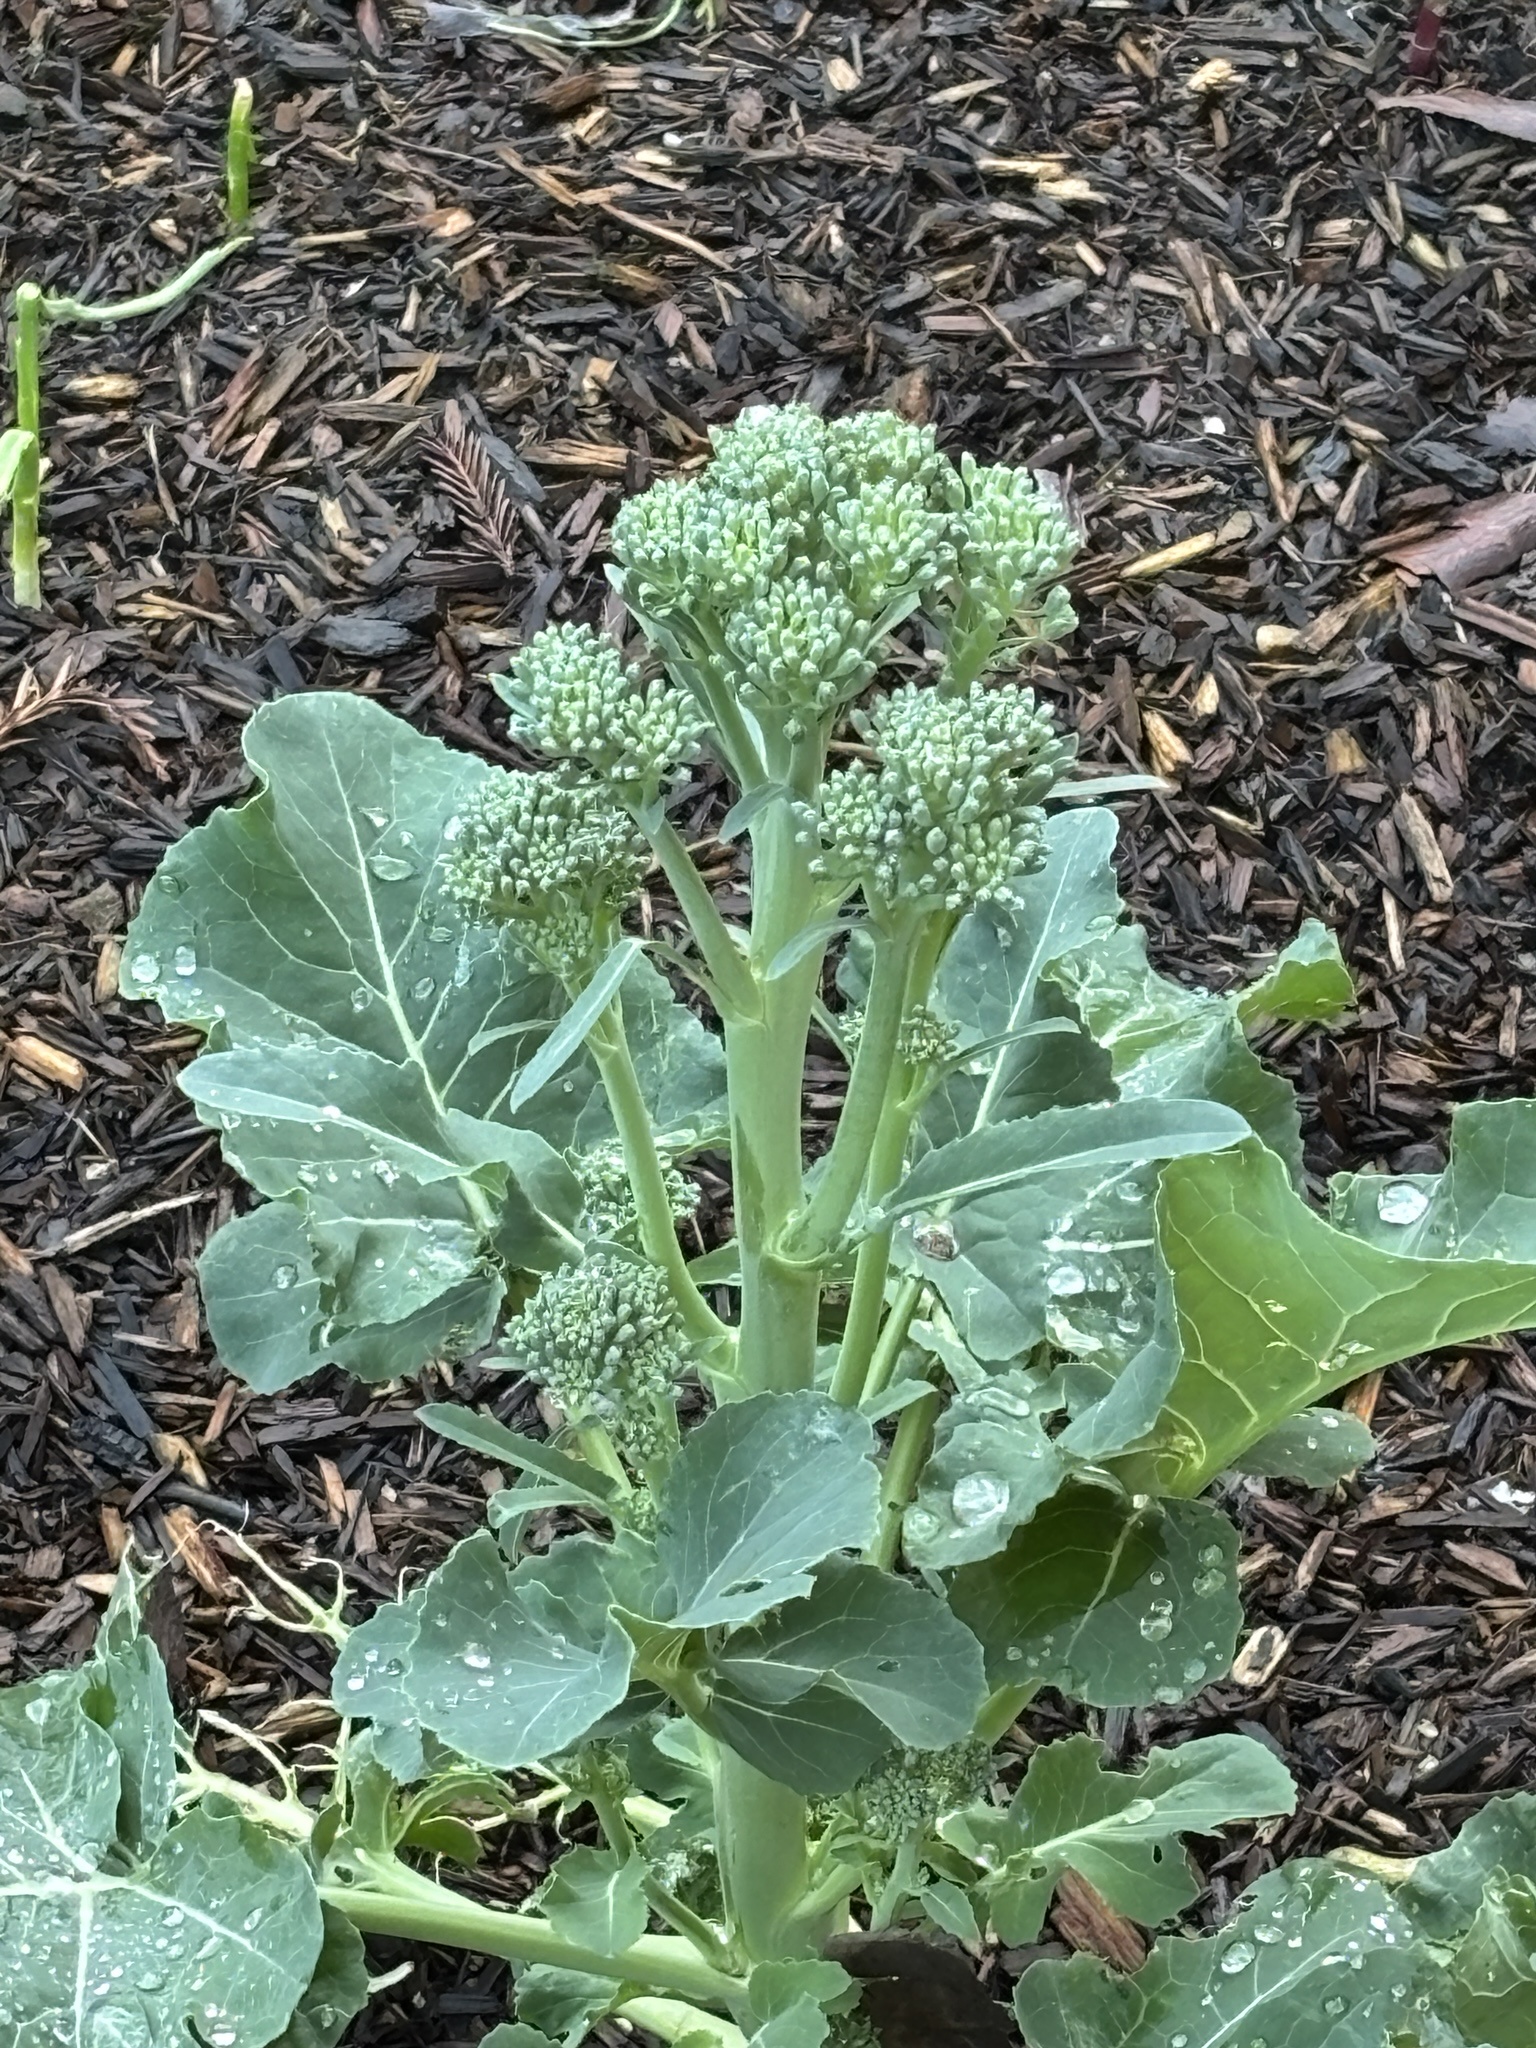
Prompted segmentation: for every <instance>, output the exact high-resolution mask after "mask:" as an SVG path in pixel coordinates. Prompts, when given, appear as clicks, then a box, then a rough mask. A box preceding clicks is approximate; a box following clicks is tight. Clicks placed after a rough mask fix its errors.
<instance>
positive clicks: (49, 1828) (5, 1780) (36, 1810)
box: [0, 1671, 122, 1935]
mask: <svg viewBox="0 0 1536 2048" xmlns="http://www.w3.org/2000/svg"><path fill="white" fill-rule="evenodd" d="M90 1683H91V1680H90V1678H89V1676H88V1674H87V1673H85V1672H84V1671H60V1672H54V1673H51V1674H50V1675H49V1676H48V1677H46V1678H42V1679H38V1680H36V1681H34V1682H33V1683H32V1684H30V1685H14V1686H9V1687H7V1688H6V1689H5V1690H4V1691H0V1841H3V1842H4V1845H5V1865H6V1866H7V1876H6V1878H5V1880H4V1883H0V1899H3V1898H7V1897H10V1896H13V1894H10V1893H8V1892H7V1891H6V1889H5V1886H6V1885H8V1884H9V1883H10V1882H11V1881H12V1875H14V1878H15V1881H16V1882H17V1883H21V1882H23V1881H27V1880H32V1879H40V1880H51V1879H55V1878H56V1879H58V1880H59V1881H60V1882H61V1883H65V1884H67V1883H68V1882H69V1881H70V1880H71V1879H73V1878H74V1877H76V1876H77V1875H78V1874H79V1873H80V1872H82V1871H85V1872H89V1871H92V1870H94V1869H95V1867H96V1865H97V1864H98V1863H100V1861H101V1859H102V1857H103V1856H104V1855H105V1854H106V1852H107V1849H108V1847H109V1846H110V1845H111V1843H112V1842H113V1840H114V1839H115V1837H116V1833H117V1814H118V1804H119V1801H120V1799H121V1796H122V1766H121V1763H120V1761H119V1758H118V1752H117V1746H116V1744H115V1743H114V1742H113V1741H112V1738H111V1736H110V1735H109V1734H108V1732H107V1730H106V1729H105V1728H102V1727H100V1726H98V1724H97V1723H96V1722H95V1721H94V1720H92V1719H89V1718H88V1717H87V1715H86V1714H85V1712H84V1710H83V1701H84V1698H85V1695H86V1692H87V1689H88V1687H89V1685H90ZM6 1931H7V1934H8V1935H9V1933H10V1929H9V1927H7V1930H6Z"/></svg>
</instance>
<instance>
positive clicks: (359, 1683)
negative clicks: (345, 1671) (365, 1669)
mask: <svg viewBox="0 0 1536 2048" xmlns="http://www.w3.org/2000/svg"><path fill="white" fill-rule="evenodd" d="M367 1683H368V1681H367V1679H366V1678H364V1676H363V1674H362V1672H361V1671H354V1672H353V1674H352V1676H351V1677H350V1678H349V1679H348V1680H347V1691H348V1692H361V1691H362V1689H363V1687H364V1686H365V1685H366V1684H367Z"/></svg>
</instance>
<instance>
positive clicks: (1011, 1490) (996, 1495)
mask: <svg viewBox="0 0 1536 2048" xmlns="http://www.w3.org/2000/svg"><path fill="white" fill-rule="evenodd" d="M1055 1405H1056V1404H1055V1403H1054V1402H1053V1401H1052V1400H1051V1399H1050V1398H1049V1397H1048V1396H1047V1397H1042V1395H1041V1390H1040V1388H1039V1386H1038V1385H1037V1384H1036V1383H1035V1382H1034V1381H1033V1380H1031V1379H1029V1378H1027V1377H1026V1376H1025V1375H1024V1374H1023V1373H1001V1374H999V1375H998V1377H997V1378H996V1379H992V1380H988V1381H986V1382H984V1383H983V1384H982V1385H980V1386H977V1387H974V1388H971V1389H970V1390H969V1391H966V1392H962V1393H959V1394H957V1395H956V1396H955V1398H954V1400H953V1401H951V1402H950V1404H949V1406H948V1408H947V1409H945V1411H944V1413H943V1414H942V1415H941V1416H940V1417H939V1421H938V1426H937V1428H936V1429H935V1431H934V1445H933V1452H932V1455H931V1456H930V1458H929V1460H928V1463H927V1464H926V1466H925V1467H924V1468H923V1475H922V1478H921V1480H920V1482H919V1484H918V1490H917V1497H916V1499H915V1500H914V1501H913V1503H912V1505H911V1507H909V1508H908V1509H907V1512H906V1515H905V1518H904V1519H903V1522H902V1548H903V1550H904V1551H905V1553H906V1557H907V1561H908V1562H909V1563H910V1564H913V1565H916V1566H917V1567H918V1568H919V1570H923V1571H947V1570H949V1569H951V1568H952V1567H954V1566H956V1565H962V1564H972V1563H974V1562H975V1561H976V1560H977V1559H978V1558H983V1557H991V1556H993V1555H994V1554H995V1553H996V1552H997V1551H999V1550H1001V1549H1002V1548H1003V1547H1004V1545H1005V1544H1006V1543H1007V1541H1008V1538H1009V1536H1010V1535H1011V1534H1012V1533H1013V1531H1014V1530H1015V1529H1016V1528H1018V1527H1019V1526H1020V1524H1021V1523H1024V1522H1027V1521H1028V1520H1029V1518H1030V1516H1031V1515H1033V1514H1034V1512H1035V1510H1036V1509H1037V1508H1038V1507H1039V1506H1040V1504H1041V1503H1042V1501H1046V1500H1049V1499H1050V1497H1051V1495H1052V1494H1053V1493H1054V1492H1055V1491H1056V1489H1057V1488H1058V1487H1059V1486H1060V1484H1061V1482H1062V1480H1063V1479H1064V1478H1065V1477H1066V1475H1067V1473H1068V1472H1069V1471H1070V1470H1071V1461H1070V1459H1068V1458H1066V1457H1064V1456H1063V1455H1062V1453H1061V1452H1060V1451H1059V1450H1058V1449H1057V1447H1056V1445H1055V1443H1054V1442H1053V1441H1052V1440H1051V1438H1050V1437H1049V1436H1047V1434H1046V1432H1045V1426H1044V1421H1043V1417H1044V1416H1046V1415H1048V1414H1049V1413H1050V1412H1051V1410H1052V1408H1053V1407H1054V1406H1055Z"/></svg>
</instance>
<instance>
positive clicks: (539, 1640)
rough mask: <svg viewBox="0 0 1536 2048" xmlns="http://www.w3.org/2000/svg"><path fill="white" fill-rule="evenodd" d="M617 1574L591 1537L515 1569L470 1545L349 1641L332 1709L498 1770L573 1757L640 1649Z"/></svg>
mask: <svg viewBox="0 0 1536 2048" xmlns="http://www.w3.org/2000/svg"><path fill="white" fill-rule="evenodd" d="M620 1570H621V1563H620V1560H619V1558H618V1555H617V1553H616V1552H615V1551H614V1549H613V1548H612V1546H610V1545H607V1544H601V1543H597V1542H594V1541H592V1540H591V1539H589V1538H585V1537H571V1538H568V1539H567V1540H566V1541H564V1542H562V1543H559V1544H557V1545H556V1546H555V1547H554V1548H553V1549H552V1550H551V1551H549V1552H548V1554H547V1555H545V1556H542V1557H528V1558H524V1560H523V1561H522V1563H521V1564H520V1565H518V1566H517V1567H516V1568H515V1569H514V1568H513V1567H512V1566H510V1565H509V1564H508V1563H507V1561H506V1559H505V1557H503V1555H502V1553H501V1551H500V1549H499V1548H498V1547H497V1544H496V1540H495V1538H494V1537H493V1536H491V1535H489V1534H488V1533H482V1534H481V1535H478V1536H471V1537H470V1538H469V1539H468V1540H467V1541H466V1542H463V1543H461V1544H459V1545H458V1546H457V1548H456V1549H454V1550H453V1551H451V1552H450V1554H449V1556H448V1558H447V1560H446V1561H445V1562H444V1563H443V1564H441V1565H440V1566H439V1567H438V1569H437V1570H436V1571H435V1572H433V1574H432V1575H431V1577H430V1578H429V1579H427V1580H426V1581H425V1582H424V1583H423V1584H422V1585H421V1586H420V1587H418V1588H417V1589H416V1590H415V1591H414V1592H413V1593H412V1594H411V1595H410V1596H409V1598H408V1599H407V1600H406V1601H403V1602H399V1603H396V1604H395V1605H393V1606H389V1607H384V1608H381V1609H380V1610H379V1612H378V1613H377V1614H376V1615H375V1616H374V1617H373V1619H372V1620H370V1621H367V1622H365V1623H364V1624H363V1626H362V1627H361V1628H359V1629H356V1630H354V1632H353V1634H352V1635H351V1636H350V1637H349V1638H348V1641H347V1644H346V1647H345V1648H344V1649H343V1651H342V1653H341V1655H340V1657H339V1658H338V1659H337V1663H336V1671H335V1676H334V1680H333V1687H334V1694H335V1699H336V1703H337V1706H338V1708H339V1709H340V1710H341V1711H342V1712H343V1713H345V1714H351V1715H364V1716H369V1717H376V1718H377V1719H379V1720H381V1721H383V1722H385V1723H387V1724H400V1725H406V1726H416V1727H420V1728H424V1729H427V1730H429V1731H430V1732H431V1733H432V1734H434V1735H436V1736H437V1737H438V1738H439V1740H441V1741H442V1742H444V1743H446V1744H447V1745H448V1747H449V1748H450V1749H453V1750H456V1751H457V1752H458V1753H459V1755H461V1756H465V1757H469V1758H470V1759H472V1760H473V1761H474V1762H476V1763H483V1764H489V1765H490V1766H491V1767H492V1768H493V1769H496V1770H514V1769H516V1768H517V1767H518V1766H519V1765H521V1764H529V1763H537V1762H538V1761H539V1760H540V1759H541V1758H543V1757H546V1756H551V1755H554V1754H555V1753H556V1752H557V1751H559V1750H562V1749H568V1748H569V1747H570V1745H571V1744H572V1743H573V1742H576V1741H578V1740H579V1739H580V1737H581V1736H583V1735H584V1734H585V1733H586V1732H587V1730H588V1729H589V1728H591V1727H592V1726H593V1725H594V1724H595V1723H596V1722H598V1721H599V1720H601V1719H602V1717H603V1716H604V1715H605V1714H607V1713H610V1712H611V1711H612V1710H613V1709H614V1708H615V1707H617V1706H618V1704H619V1703H620V1701H621V1700H622V1699H623V1698H624V1695H625V1693H626V1692H627V1691H628V1688H629V1673H630V1666H631V1663H632V1661H633V1650H632V1647H631V1644H630V1640H629V1637H628V1636H627V1635H626V1634H625V1633H624V1630H623V1629H622V1628H621V1627H620V1626H619V1624H618V1622H617V1621H616V1620H615V1619H614V1618H613V1614H612V1611H611V1610H612V1608H613V1606H614V1605H615V1603H616V1600H618V1599H619V1598H620V1593H619V1592H616V1590H615V1586H614V1575H615V1573H617V1572H619V1571H620ZM622 1590H628V1588H627V1587H626V1588H623V1589H622Z"/></svg>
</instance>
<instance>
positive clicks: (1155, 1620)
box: [1136, 1600, 1173, 1643]
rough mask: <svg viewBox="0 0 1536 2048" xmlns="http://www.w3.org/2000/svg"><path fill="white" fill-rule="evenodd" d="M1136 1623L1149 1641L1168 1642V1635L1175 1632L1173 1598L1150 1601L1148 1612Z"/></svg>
mask: <svg viewBox="0 0 1536 2048" xmlns="http://www.w3.org/2000/svg"><path fill="white" fill-rule="evenodd" d="M1136 1625H1137V1627H1138V1628H1139V1629H1140V1630H1141V1633H1142V1636H1143V1637H1144V1638H1145V1640H1146V1641H1147V1642H1149V1643H1161V1642H1166V1641H1167V1639H1168V1637H1169V1636H1171V1635H1172V1634H1173V1602H1172V1601H1171V1600H1152V1601H1149V1602H1148V1605H1147V1611H1146V1613H1145V1614H1144V1615H1143V1616H1142V1617H1141V1619H1140V1621H1139V1622H1138V1623H1137V1624H1136Z"/></svg>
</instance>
